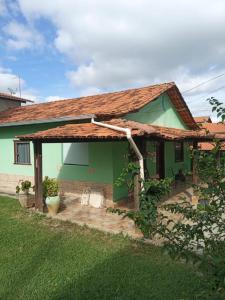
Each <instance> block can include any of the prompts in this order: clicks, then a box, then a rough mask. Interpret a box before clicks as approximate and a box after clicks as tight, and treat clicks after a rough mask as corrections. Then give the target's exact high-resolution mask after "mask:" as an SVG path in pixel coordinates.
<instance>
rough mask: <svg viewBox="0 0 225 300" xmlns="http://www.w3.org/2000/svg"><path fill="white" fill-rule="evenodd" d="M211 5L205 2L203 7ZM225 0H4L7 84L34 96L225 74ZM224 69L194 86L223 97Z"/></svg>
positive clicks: (0, 3)
mask: <svg viewBox="0 0 225 300" xmlns="http://www.w3.org/2000/svg"><path fill="white" fill-rule="evenodd" d="M203 7H204V9H202V8H203ZM224 15H225V2H224V1H223V0H214V1H210V0H204V1H203V0H198V1H194V0H189V1H187V0H183V1H179V0H171V1H165V0H158V1H157V2H156V1H153V0H132V1H130V0H129V1H128V0H114V1H112V0H107V1H103V0H76V1H73V0H54V1H52V0H45V1H40V0H38V1H37V0H32V1H30V0H18V1H14V0H0V90H1V91H7V90H8V88H12V89H14V90H16V89H17V93H18V80H17V76H18V75H19V76H20V77H21V86H22V96H24V97H30V98H32V99H35V101H38V102H42V101H51V100H54V99H58V98H68V97H77V96H80V95H89V94H96V93H100V92H104V91H114V90H121V89H125V88H132V87H140V86H146V85H151V84H154V83H160V82H166V81H175V82H176V83H177V85H178V87H179V88H180V90H181V91H185V90H188V89H191V88H192V87H194V86H196V85H199V84H200V83H202V82H205V81H207V80H209V79H210V78H213V77H215V76H217V75H219V74H222V73H223V72H224V73H225V60H224V57H225V18H224ZM222 86H225V76H221V77H220V78H218V79H215V80H211V81H209V82H208V83H206V84H203V85H201V86H199V87H198V88H197V89H194V90H192V91H190V92H186V93H184V96H185V100H186V101H187V103H188V105H189V106H190V108H191V111H192V112H193V114H194V115H204V114H209V113H210V107H209V105H208V104H207V103H206V101H205V99H206V98H208V97H210V96H215V97H217V98H219V99H220V100H222V101H224V98H225V97H224V92H225V89H220V90H219V91H217V92H214V91H215V90H216V89H218V88H220V87H222Z"/></svg>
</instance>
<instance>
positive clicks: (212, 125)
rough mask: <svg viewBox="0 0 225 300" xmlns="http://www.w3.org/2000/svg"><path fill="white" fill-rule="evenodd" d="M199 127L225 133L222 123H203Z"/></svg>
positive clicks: (224, 125) (224, 126)
mask: <svg viewBox="0 0 225 300" xmlns="http://www.w3.org/2000/svg"><path fill="white" fill-rule="evenodd" d="M201 128H205V129H206V130H208V131H209V132H213V133H224V134H225V124H223V123H203V124H202V125H201Z"/></svg>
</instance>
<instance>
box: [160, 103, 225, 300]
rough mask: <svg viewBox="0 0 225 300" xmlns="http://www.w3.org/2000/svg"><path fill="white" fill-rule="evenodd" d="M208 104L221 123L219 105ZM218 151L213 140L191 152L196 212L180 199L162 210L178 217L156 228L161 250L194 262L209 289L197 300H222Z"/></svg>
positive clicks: (224, 220)
mask: <svg viewBox="0 0 225 300" xmlns="http://www.w3.org/2000/svg"><path fill="white" fill-rule="evenodd" d="M209 101H210V103H211V104H212V105H213V111H216V112H217V113H218V117H219V116H222V117H223V118H222V120H224V119H225V118H224V116H225V109H224V108H222V106H221V103H220V102H219V101H217V100H216V99H214V98H210V100H209ZM220 150H221V143H220V142H219V141H215V147H214V149H213V150H212V151H210V152H209V153H204V152H202V151H199V150H196V151H194V153H193V158H194V159H195V160H196V165H197V166H196V171H197V174H198V177H199V180H200V182H199V184H198V185H195V186H194V189H195V190H196V191H197V193H198V196H199V198H200V199H201V201H202V202H203V203H204V204H200V205H198V206H197V209H196V208H194V207H193V206H192V205H191V204H190V203H189V202H188V201H186V199H183V202H182V203H181V204H178V203H175V204H170V205H166V206H164V208H165V210H167V211H169V212H171V213H174V214H179V216H181V218H180V219H179V221H174V218H171V217H170V218H169V217H167V222H165V218H166V217H164V218H163V220H161V223H160V225H159V226H158V233H160V234H161V235H162V236H163V237H164V238H165V245H164V247H165V249H166V250H167V251H168V252H169V253H170V255H171V256H172V257H174V258H177V259H178V258H185V259H187V260H192V261H194V262H196V263H198V267H199V270H200V271H201V272H202V274H203V276H204V278H205V280H206V281H207V282H208V284H209V285H210V288H211V293H210V294H207V295H203V294H202V295H201V299H205V298H207V299H208V298H209V299H225V168H224V165H225V155H224V154H223V153H221V151H220ZM168 224H170V226H167V225H168ZM203 297H204V298H203Z"/></svg>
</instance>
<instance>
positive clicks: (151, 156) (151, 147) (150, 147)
mask: <svg viewBox="0 0 225 300" xmlns="http://www.w3.org/2000/svg"><path fill="white" fill-rule="evenodd" d="M155 154H156V147H155V142H150V141H147V158H146V165H147V169H148V172H149V176H150V177H152V176H154V175H156V155H155Z"/></svg>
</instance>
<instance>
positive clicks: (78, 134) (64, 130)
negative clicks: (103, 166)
mask: <svg viewBox="0 0 225 300" xmlns="http://www.w3.org/2000/svg"><path fill="white" fill-rule="evenodd" d="M105 123H106V124H111V125H116V126H120V127H123V128H130V129H131V131H132V136H134V137H138V136H151V137H155V138H163V139H166V140H180V139H188V138H191V139H192V138H193V139H194V138H197V139H201V138H203V139H207V137H209V138H211V136H210V135H208V134H206V133H205V131H204V130H198V131H192V130H183V129H177V128H168V127H161V126H155V125H154V126H153V125H147V124H142V123H138V122H134V121H128V120H123V119H112V120H110V121H106V122H105ZM17 137H18V138H20V139H26V140H60V139H74V140H82V139H85V140H96V139H124V138H126V135H125V133H123V132H119V131H116V130H113V129H109V128H105V127H101V126H99V125H95V124H92V123H81V124H66V125H63V126H59V127H56V128H52V129H48V130H44V131H40V132H37V133H34V134H26V135H23V136H22V135H21V136H17Z"/></svg>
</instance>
